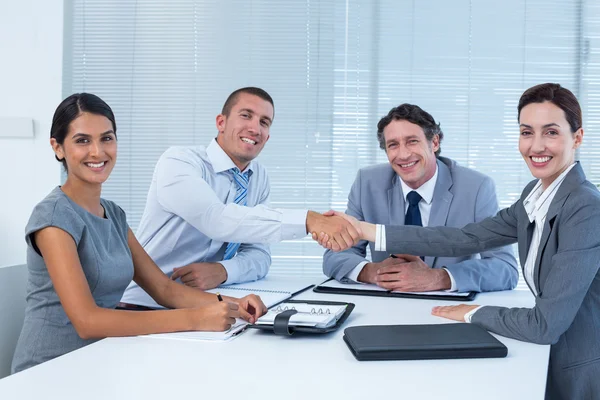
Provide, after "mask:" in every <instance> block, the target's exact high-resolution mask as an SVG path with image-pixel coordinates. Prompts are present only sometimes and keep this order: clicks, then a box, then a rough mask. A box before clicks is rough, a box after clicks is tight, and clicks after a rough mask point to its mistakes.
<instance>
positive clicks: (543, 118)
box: [320, 83, 600, 400]
mask: <svg viewBox="0 0 600 400" xmlns="http://www.w3.org/2000/svg"><path fill="white" fill-rule="evenodd" d="M518 115H519V126H520V138H519V151H520V152H521V155H522V156H523V158H524V160H525V162H526V163H527V166H528V167H529V170H530V171H531V173H532V174H533V176H534V177H535V178H537V179H536V180H534V181H532V182H531V183H529V184H528V185H527V186H526V187H525V189H524V190H523V193H522V194H521V198H520V199H519V200H518V201H517V202H516V203H514V204H513V205H512V206H510V207H509V208H506V209H504V210H501V211H500V212H499V213H498V214H497V215H496V216H494V217H490V218H487V219H485V220H483V221H481V222H479V223H473V224H469V225H467V226H465V227H464V228H462V229H458V228H449V227H434V228H422V227H415V226H385V227H383V226H375V225H373V224H367V223H364V222H360V223H358V222H356V221H354V222H355V223H357V224H359V226H360V228H361V231H362V236H363V238H364V239H366V240H369V241H373V242H375V246H376V248H378V249H380V250H382V251H387V252H388V253H407V254H414V255H422V256H435V257H441V256H452V257H458V256H462V255H465V254H472V253H480V252H482V251H485V250H488V249H492V248H496V247H500V246H506V245H508V244H511V243H515V242H517V243H518V247H519V258H520V261H521V266H522V268H523V276H524V277H525V280H526V282H527V284H528V285H529V287H530V289H531V291H532V292H533V294H534V295H535V306H534V307H533V308H506V307H491V306H484V307H479V306H477V305H465V304H461V305H457V306H446V307H435V308H434V309H433V312H432V313H433V314H434V315H438V316H441V317H445V318H449V319H453V320H457V321H465V322H471V323H474V324H477V325H480V326H482V327H484V328H485V329H487V330H489V331H492V332H495V333H497V334H500V335H503V336H506V337H510V338H514V339H518V340H522V341H526V342H532V343H539V344H550V345H552V346H551V350H550V364H549V368H548V380H547V386H546V398H547V399H569V400H571V399H600V274H599V272H598V271H599V266H600V193H599V192H598V190H597V189H596V187H595V186H594V185H593V184H592V183H590V182H589V181H587V180H586V177H585V174H584V173H583V170H582V168H581V165H580V164H579V162H576V161H575V151H576V149H577V148H578V147H579V146H580V145H581V142H582V139H583V129H582V117H581V108H580V106H579V103H578V102H577V99H576V98H575V96H574V95H573V94H572V93H571V92H570V91H569V90H567V89H565V88H563V87H561V86H560V85H558V84H550V83H546V84H542V85H537V86H534V87H532V88H530V89H528V90H527V91H525V93H523V95H522V96H521V99H520V101H519V106H518ZM341 215H343V214H341ZM327 239H328V238H327V237H326V236H325V235H322V236H321V238H320V242H321V244H324V245H326V246H328V247H330V248H331V247H334V250H335V247H337V246H336V244H335V243H331V242H328V241H327ZM402 273H403V271H402V267H401V266H400V267H386V268H382V269H381V270H379V271H378V280H379V282H380V283H381V285H382V286H384V287H385V282H386V281H388V280H397V279H398V278H399V279H402ZM392 278H393V279H392Z"/></svg>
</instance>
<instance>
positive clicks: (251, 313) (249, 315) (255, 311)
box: [233, 294, 267, 324]
mask: <svg viewBox="0 0 600 400" xmlns="http://www.w3.org/2000/svg"><path fill="white" fill-rule="evenodd" d="M233 300H235V301H236V302H237V303H238V305H239V306H240V316H241V317H242V318H243V319H245V320H246V321H248V322H250V323H251V324H253V323H255V322H256V320H257V319H258V318H260V317H262V316H263V315H265V314H266V312H267V306H265V303H263V301H262V300H261V298H260V297H259V296H257V295H255V294H250V295H248V296H245V297H242V298H241V299H233Z"/></svg>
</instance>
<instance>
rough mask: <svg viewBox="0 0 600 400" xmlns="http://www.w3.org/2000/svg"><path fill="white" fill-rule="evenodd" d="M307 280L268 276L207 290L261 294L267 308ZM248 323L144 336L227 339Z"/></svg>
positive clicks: (300, 288) (298, 289)
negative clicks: (220, 330)
mask: <svg viewBox="0 0 600 400" xmlns="http://www.w3.org/2000/svg"><path fill="white" fill-rule="evenodd" d="M311 286H312V284H310V283H309V282H308V281H306V280H296V279H293V280H292V279H285V278H273V277H267V278H265V279H262V280H259V281H255V282H249V283H240V284H237V285H227V286H220V287H218V288H216V289H211V290H207V292H209V293H219V294H221V295H222V296H230V297H237V298H241V297H244V296H248V295H250V294H255V295H257V296H260V298H261V300H262V301H263V303H265V305H266V306H267V308H270V307H273V306H274V305H276V304H279V303H281V302H283V301H285V300H288V299H289V298H291V297H292V296H294V295H296V294H298V293H299V292H302V291H304V290H305V289H308V288H309V287H311ZM247 325H248V323H247V322H246V321H244V320H241V319H238V320H237V321H236V323H235V324H234V325H233V326H232V327H231V328H230V329H229V330H227V331H225V332H199V331H195V332H172V333H157V334H152V335H143V337H152V338H159V339H179V340H202V341H205V340H206V341H225V340H230V339H232V338H233V337H235V336H237V335H238V334H240V333H241V332H243V331H244V330H245V329H246V327H247Z"/></svg>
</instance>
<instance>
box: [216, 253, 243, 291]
mask: <svg viewBox="0 0 600 400" xmlns="http://www.w3.org/2000/svg"><path fill="white" fill-rule="evenodd" d="M217 262H218V263H219V264H221V265H222V266H223V268H225V271H227V280H226V281H225V282H223V283H222V285H232V284H234V283H240V278H241V276H242V274H241V272H240V263H239V262H238V260H236V259H235V256H234V257H233V258H230V259H229V260H222V261H217Z"/></svg>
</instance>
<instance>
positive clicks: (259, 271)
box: [122, 139, 307, 306]
mask: <svg viewBox="0 0 600 400" xmlns="http://www.w3.org/2000/svg"><path fill="white" fill-rule="evenodd" d="M234 167H235V164H234V162H233V161H232V160H231V159H230V158H229V156H228V155H227V153H225V152H224V151H223V149H222V148H221V146H220V145H219V144H218V143H217V141H216V140H214V139H213V140H212V141H211V143H210V144H209V145H208V147H206V148H205V147H203V146H197V147H171V148H169V149H168V150H167V151H165V153H164V154H163V155H162V156H161V157H160V159H159V161H158V163H157V164H156V168H155V170H154V175H153V177H152V183H151V185H150V190H149V192H148V198H147V202H146V208H145V210H144V214H143V216H142V219H141V221H140V225H139V228H138V230H137V232H136V236H137V238H138V240H139V241H140V243H141V244H142V246H143V247H144V249H145V250H146V252H147V253H148V254H149V255H150V257H152V259H153V260H154V261H155V262H156V264H157V265H158V266H159V267H160V269H161V270H162V271H163V272H164V273H165V274H167V275H171V273H172V272H173V268H175V267H182V266H185V265H188V264H191V263H195V262H219V263H221V264H222V265H223V267H224V268H225V270H226V271H227V281H226V282H225V283H226V284H231V283H239V282H247V281H251V280H256V279H259V278H262V277H263V276H265V275H266V274H267V272H268V270H269V265H270V262H271V257H270V251H269V247H268V246H267V245H266V243H274V242H279V241H281V240H289V239H295V238H301V237H304V236H306V214H307V210H287V209H272V208H269V207H268V200H269V192H270V185H269V179H268V176H267V173H266V170H265V169H264V167H262V166H261V165H260V164H258V163H257V162H255V161H252V162H251V163H250V164H249V166H248V167H247V170H248V169H249V170H250V171H252V175H251V176H250V180H249V183H248V194H247V205H248V206H247V207H243V206H240V205H238V204H235V203H234V199H235V196H236V193H237V184H236V183H235V182H234V181H233V177H232V174H231V171H229V170H230V169H231V168H234ZM249 240H251V241H252V243H263V244H248V243H244V242H248V241H249ZM226 242H237V243H242V245H241V246H240V249H239V250H238V253H237V254H236V256H235V257H233V258H232V259H230V260H223V255H224V252H225V245H224V243H226ZM122 301H123V302H126V303H132V304H142V305H148V306H153V305H155V304H156V303H154V301H153V300H152V299H151V298H150V296H148V295H147V294H146V293H145V292H144V291H143V290H142V289H141V288H140V287H139V286H138V285H137V284H136V283H135V282H132V283H131V284H130V285H129V287H128V288H127V290H126V291H125V294H124V296H123V300H122Z"/></svg>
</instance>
